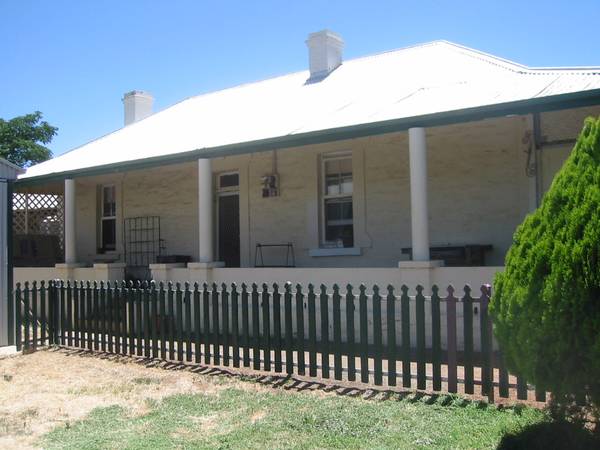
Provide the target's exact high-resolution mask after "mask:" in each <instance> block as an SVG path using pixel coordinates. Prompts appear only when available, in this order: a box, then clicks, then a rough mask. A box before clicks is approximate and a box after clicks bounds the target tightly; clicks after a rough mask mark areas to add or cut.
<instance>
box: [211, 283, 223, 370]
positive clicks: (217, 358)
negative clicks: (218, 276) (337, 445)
mask: <svg viewBox="0 0 600 450" xmlns="http://www.w3.org/2000/svg"><path fill="white" fill-rule="evenodd" d="M212 326H213V361H214V364H215V365H216V366H218V365H220V364H221V347H220V342H219V341H220V339H219V331H220V329H221V327H220V325H219V289H218V287H217V283H213V285H212Z"/></svg>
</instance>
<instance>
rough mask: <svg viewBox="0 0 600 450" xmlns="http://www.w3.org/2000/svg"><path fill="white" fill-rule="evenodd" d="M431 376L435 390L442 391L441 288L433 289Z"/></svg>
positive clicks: (434, 287)
mask: <svg viewBox="0 0 600 450" xmlns="http://www.w3.org/2000/svg"><path fill="white" fill-rule="evenodd" d="M431 375H432V378H433V390H434V391H441V390H442V335H441V314H440V296H439V288H438V287H437V286H436V285H433V286H432V288H431Z"/></svg>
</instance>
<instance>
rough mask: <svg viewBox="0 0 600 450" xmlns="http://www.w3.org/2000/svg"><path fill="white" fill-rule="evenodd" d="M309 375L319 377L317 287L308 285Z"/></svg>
mask: <svg viewBox="0 0 600 450" xmlns="http://www.w3.org/2000/svg"><path fill="white" fill-rule="evenodd" d="M307 302H308V374H309V375H310V376H311V377H316V376H317V319H316V311H315V309H316V306H315V302H316V295H315V287H314V286H313V285H312V283H311V284H309V285H308V296H307Z"/></svg>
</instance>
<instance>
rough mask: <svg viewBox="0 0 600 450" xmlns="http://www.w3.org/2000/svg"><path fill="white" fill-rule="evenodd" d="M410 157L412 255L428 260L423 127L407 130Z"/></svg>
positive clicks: (425, 144)
mask: <svg viewBox="0 0 600 450" xmlns="http://www.w3.org/2000/svg"><path fill="white" fill-rule="evenodd" d="M408 148H409V158H410V213H411V227H412V228H411V229H412V256H413V260H414V261H429V219H428V209H427V141H426V138H425V129H424V128H410V129H409V130H408Z"/></svg>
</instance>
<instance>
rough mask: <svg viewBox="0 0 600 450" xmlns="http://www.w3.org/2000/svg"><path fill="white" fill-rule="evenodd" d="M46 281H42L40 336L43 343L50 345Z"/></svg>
mask: <svg viewBox="0 0 600 450" xmlns="http://www.w3.org/2000/svg"><path fill="white" fill-rule="evenodd" d="M46 299H47V297H46V282H45V281H44V280H42V281H41V282H40V336H41V342H40V344H41V345H48V340H47V335H46V332H47V330H48V326H47V325H48V320H47V319H48V316H47V311H48V308H47V305H46Z"/></svg>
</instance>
